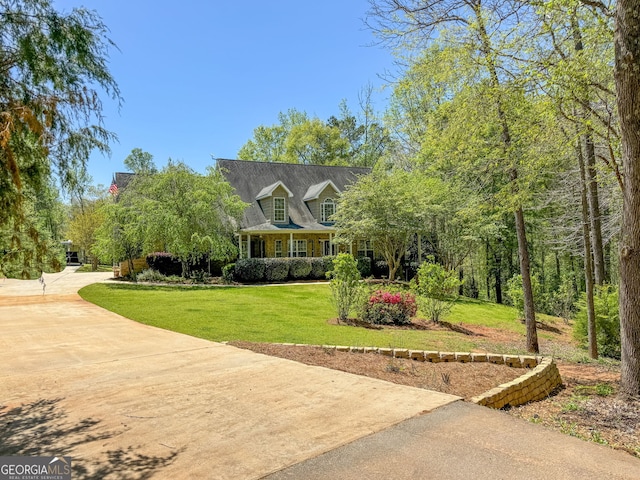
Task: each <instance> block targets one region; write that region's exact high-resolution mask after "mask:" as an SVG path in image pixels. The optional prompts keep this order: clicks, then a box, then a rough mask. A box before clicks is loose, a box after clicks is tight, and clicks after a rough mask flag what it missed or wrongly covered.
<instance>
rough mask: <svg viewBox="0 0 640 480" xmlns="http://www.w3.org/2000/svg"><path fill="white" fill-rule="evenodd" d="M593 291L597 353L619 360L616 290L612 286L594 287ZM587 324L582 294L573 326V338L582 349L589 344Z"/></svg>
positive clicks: (584, 301) (584, 300)
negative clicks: (594, 292) (594, 291)
mask: <svg viewBox="0 0 640 480" xmlns="http://www.w3.org/2000/svg"><path fill="white" fill-rule="evenodd" d="M595 290H596V294H595V295H594V297H593V300H594V310H595V321H596V332H597V334H596V341H597V345H598V351H599V352H600V353H601V354H602V355H604V356H605V357H610V358H617V359H620V315H619V310H618V290H617V289H616V288H615V287H614V286H612V285H605V286H599V285H596V287H595ZM588 323H589V320H588V312H587V297H586V295H585V294H583V295H582V297H581V298H580V300H579V301H578V312H577V313H576V319H575V323H574V324H573V334H574V337H575V338H576V339H577V340H578V341H579V342H580V343H581V344H582V346H583V347H587V346H588V343H589V336H590V335H589V332H588V331H589V327H588Z"/></svg>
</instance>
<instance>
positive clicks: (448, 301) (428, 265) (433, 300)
mask: <svg viewBox="0 0 640 480" xmlns="http://www.w3.org/2000/svg"><path fill="white" fill-rule="evenodd" d="M460 285H462V281H461V280H460V279H459V278H458V273H457V272H456V271H455V270H447V269H446V268H444V267H443V266H442V265H440V264H439V263H435V262H434V261H433V257H430V258H429V260H428V261H426V262H423V263H422V265H420V268H419V269H418V274H417V275H416V277H415V278H414V279H413V280H412V282H411V288H412V290H413V291H414V292H415V294H416V295H417V297H418V303H419V305H420V308H421V309H422V311H423V312H424V313H426V314H427V315H428V317H429V319H430V320H432V321H434V322H439V321H440V320H441V319H442V318H443V317H444V316H445V315H446V314H448V313H449V311H450V310H451V307H452V306H453V304H454V302H455V301H456V299H457V298H458V291H459V288H460Z"/></svg>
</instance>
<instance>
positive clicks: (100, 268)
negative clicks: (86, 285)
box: [76, 263, 113, 273]
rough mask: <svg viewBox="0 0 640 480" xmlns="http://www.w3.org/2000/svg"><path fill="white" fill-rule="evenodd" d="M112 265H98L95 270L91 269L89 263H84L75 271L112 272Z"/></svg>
mask: <svg viewBox="0 0 640 480" xmlns="http://www.w3.org/2000/svg"><path fill="white" fill-rule="evenodd" d="M112 271H113V267H112V266H110V265H98V269H97V270H95V271H94V270H91V264H89V263H85V264H84V265H81V266H80V268H78V269H77V270H76V273H95V272H112Z"/></svg>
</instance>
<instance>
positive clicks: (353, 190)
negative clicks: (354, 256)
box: [334, 169, 454, 279]
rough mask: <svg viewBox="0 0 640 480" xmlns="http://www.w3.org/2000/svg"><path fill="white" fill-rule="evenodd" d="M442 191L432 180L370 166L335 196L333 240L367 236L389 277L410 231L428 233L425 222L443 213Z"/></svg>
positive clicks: (395, 269)
mask: <svg viewBox="0 0 640 480" xmlns="http://www.w3.org/2000/svg"><path fill="white" fill-rule="evenodd" d="M446 194H447V191H446V188H445V186H444V184H443V182H442V181H441V180H440V179H438V178H433V177H432V178H428V177H425V176H423V175H420V174H418V173H410V172H406V171H404V170H398V169H396V170H393V171H391V172H385V171H382V170H380V169H377V170H374V172H373V173H372V174H370V175H367V176H364V177H361V178H360V179H359V180H358V181H357V182H356V183H354V184H352V185H350V186H349V187H348V188H347V189H346V190H345V191H344V192H343V193H342V195H341V196H340V199H339V200H338V207H337V209H336V213H335V215H334V220H335V227H336V231H337V235H336V241H337V242H346V243H349V242H354V241H356V240H359V239H360V240H361V239H369V240H373V242H374V251H376V252H378V253H379V254H380V255H382V257H383V258H384V259H385V260H386V262H387V264H388V266H389V278H390V279H395V277H396V273H397V272H398V269H399V268H400V266H401V260H402V258H403V257H404V255H405V253H406V251H407V248H408V246H409V244H410V242H411V241H412V239H413V237H414V235H415V234H416V233H424V232H426V231H428V229H429V228H430V224H431V220H433V218H434V217H435V216H437V215H438V214H439V213H443V211H442V209H441V204H442V202H443V197H444V196H446ZM446 213H447V214H449V215H451V214H454V213H453V212H446Z"/></svg>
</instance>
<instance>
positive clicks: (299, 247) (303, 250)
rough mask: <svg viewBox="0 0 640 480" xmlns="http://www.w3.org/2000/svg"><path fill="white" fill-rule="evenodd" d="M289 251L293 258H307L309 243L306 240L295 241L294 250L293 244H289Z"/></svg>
mask: <svg viewBox="0 0 640 480" xmlns="http://www.w3.org/2000/svg"><path fill="white" fill-rule="evenodd" d="M288 246H289V251H290V252H291V256H292V257H306V256H307V241H306V240H294V241H293V248H291V243H288Z"/></svg>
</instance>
